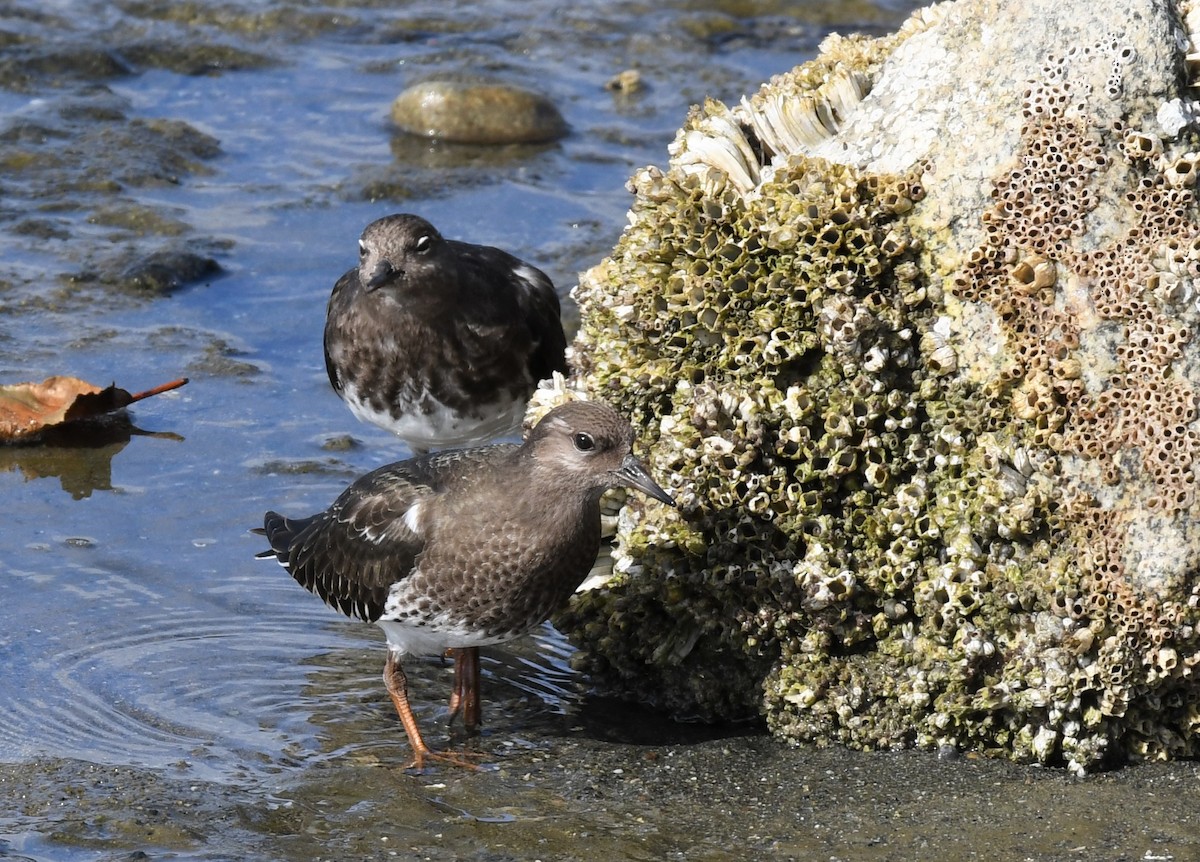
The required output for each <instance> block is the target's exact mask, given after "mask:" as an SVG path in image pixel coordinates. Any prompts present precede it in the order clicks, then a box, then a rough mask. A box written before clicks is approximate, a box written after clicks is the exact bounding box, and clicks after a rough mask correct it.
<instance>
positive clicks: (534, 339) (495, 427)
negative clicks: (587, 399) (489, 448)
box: [325, 214, 567, 454]
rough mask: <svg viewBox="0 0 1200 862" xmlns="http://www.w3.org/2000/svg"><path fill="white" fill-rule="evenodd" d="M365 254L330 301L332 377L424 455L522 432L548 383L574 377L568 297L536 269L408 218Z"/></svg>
mask: <svg viewBox="0 0 1200 862" xmlns="http://www.w3.org/2000/svg"><path fill="white" fill-rule="evenodd" d="M358 248H359V260H358V267H357V268H355V269H352V270H350V271H349V272H347V273H346V274H345V275H343V276H342V277H341V278H340V279H338V282H337V284H336V285H334V288H333V293H332V295H330V297H329V307H328V309H327V310H326V314H325V370H326V371H327V372H328V373H329V382H330V383H331V384H333V389H334V391H335V392H337V394H338V395H339V396H340V397H341V398H342V400H343V401H345V402H346V404H347V406H348V407H349V408H350V410H351V412H353V413H354V415H355V416H357V417H358V418H359V419H361V420H363V421H365V422H372V423H374V424H376V425H379V426H380V427H382V428H386V429H387V430H389V431H391V432H392V433H394V434H395V435H396V436H398V437H399V438H400V439H402V440H404V441H405V442H406V443H408V445H409V447H410V448H411V449H412V450H413V452H414V453H415V454H422V453H424V452H428V451H429V450H431V449H439V448H442V447H445V446H462V445H476V444H480V443H485V442H488V441H490V440H491V439H492V438H494V437H498V436H502V435H504V434H507V433H509V432H512V431H515V430H516V429H517V428H518V427H519V426H520V422H521V419H522V417H523V415H524V412H525V404H526V402H527V401H528V400H529V396H530V395H531V394H532V393H533V390H534V388H535V387H536V386H537V384H538V381H539V380H544V379H546V378H549V377H550V376H551V375H552V374H553V373H554V372H555V371H560V372H566V370H567V361H566V347H567V340H566V336H565V335H564V334H563V328H562V320H561V319H560V306H559V301H558V294H557V293H555V291H554V285H553V283H551V281H550V279H549V278H548V277H547V276H546V274H545V273H543V272H542V271H541V270H539V269H537V268H536V267H533V266H530V265H529V264H527V263H525V262H523V261H521V260H518V259H517V258H515V257H513V256H512V255H511V254H508V253H507V252H504V251H501V250H500V249H498V248H492V247H491V246H486V245H472V244H471V243H466V242H457V241H455V240H448V239H443V238H442V235H441V234H440V233H438V232H437V229H436V228H435V227H434V226H433V225H431V224H430V223H429V222H427V221H425V219H423V218H420V217H419V216H415V215H408V214H401V215H390V216H385V217H384V218H381V219H378V220H376V221H373V222H371V223H370V224H369V225H367V227H366V229H365V230H364V231H363V233H362V237H361V238H360V239H359V241H358Z"/></svg>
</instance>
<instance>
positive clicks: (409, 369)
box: [324, 213, 567, 729]
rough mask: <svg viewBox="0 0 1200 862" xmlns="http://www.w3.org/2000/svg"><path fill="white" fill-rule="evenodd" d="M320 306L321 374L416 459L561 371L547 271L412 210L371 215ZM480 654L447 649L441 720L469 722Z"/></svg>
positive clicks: (558, 324) (467, 435) (557, 320)
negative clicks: (442, 229) (448, 684)
mask: <svg viewBox="0 0 1200 862" xmlns="http://www.w3.org/2000/svg"><path fill="white" fill-rule="evenodd" d="M358 249H359V260H358V266H357V267H355V268H354V269H351V270H349V271H348V272H346V273H345V274H344V275H343V276H342V277H341V278H340V279H338V281H337V284H335V285H334V288H333V293H332V294H331V295H330V297H329V306H328V308H327V310H326V314H325V336H324V346H325V370H326V371H327V372H328V374H329V382H330V383H331V384H332V386H333V389H334V391H335V392H336V393H337V394H338V395H339V396H340V397H341V399H342V400H343V401H345V402H346V405H347V406H348V407H349V408H350V410H351V412H352V413H353V414H354V415H355V416H356V417H358V418H359V419H360V420H362V421H365V422H370V423H373V424H375V425H378V426H380V427H382V428H385V429H387V430H388V431H391V432H392V433H393V434H395V435H396V436H398V437H399V438H400V439H402V440H403V441H404V442H405V443H407V444H408V446H409V448H410V449H411V450H412V451H413V453H414V454H417V455H420V454H423V453H425V452H428V451H430V450H433V449H441V448H444V447H447V446H464V445H475V444H481V443H486V442H490V441H491V440H492V439H494V438H496V437H501V436H505V435H507V434H510V433H512V432H515V431H516V430H518V429H519V427H520V423H521V420H522V418H523V417H524V414H525V406H526V403H527V402H528V400H529V397H530V395H532V394H533V390H534V389H535V388H536V387H537V384H538V381H540V380H545V379H548V378H549V377H551V376H552V375H553V373H554V372H556V371H558V372H561V373H566V371H567V360H566V347H567V340H566V335H565V334H564V333H563V328H562V319H561V307H560V304H559V299H558V294H557V293H556V291H555V289H554V284H553V283H552V282H551V281H550V279H549V277H548V276H547V275H546V274H545V273H544V272H542V271H541V270H540V269H538V268H537V267H534V266H532V265H530V264H528V263H525V262H524V261H522V260H520V259H518V258H516V257H514V256H513V255H511V254H509V253H507V252H505V251H502V250H500V249H498V248H493V247H491V246H486V245H474V244H471V243H467V242H458V241H456V240H448V239H445V238H443V237H442V235H441V234H440V233H438V231H437V229H436V228H435V227H434V226H433V225H432V224H430V223H429V222H428V221H426V220H425V219H423V218H421V217H420V216H416V215H412V214H407V213H401V214H397V215H389V216H385V217H384V218H381V219H377V220H376V221H373V222H371V223H370V224H369V225H367V227H366V228H365V229H364V230H363V232H362V236H361V237H360V238H359V241H358ZM479 672H480V671H479V651H478V649H475V648H468V649H464V650H458V651H455V652H454V687H453V690H452V691H453V693H452V695H451V698H450V710H451V712H450V714H451V718H453V717H454V716H455V715H458V714H459V713H460V712H461V714H462V716H463V723H464V725H465V726H466V727H467V728H468V729H474V727H475V726H476V725H477V724H478V723H479V710H478V703H479Z"/></svg>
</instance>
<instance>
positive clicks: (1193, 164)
mask: <svg viewBox="0 0 1200 862" xmlns="http://www.w3.org/2000/svg"><path fill="white" fill-rule="evenodd" d="M1198 166H1200V153H1184V154H1183V155H1181V156H1179V157H1178V158H1176V159H1174V160H1173V161H1172V162H1171V163H1170V164H1169V165H1167V166H1166V168H1164V169H1163V179H1165V180H1166V181H1167V185H1169V186H1171V188H1175V189H1183V188H1188V187H1189V186H1193V185H1195V184H1196V169H1197V167H1198Z"/></svg>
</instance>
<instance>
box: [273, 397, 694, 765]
mask: <svg viewBox="0 0 1200 862" xmlns="http://www.w3.org/2000/svg"><path fill="white" fill-rule="evenodd" d="M633 438H634V433H633V429H632V428H631V427H630V425H629V423H628V422H627V421H626V420H625V419H624V418H622V417H621V416H620V415H618V414H617V413H616V412H615V411H614V410H612V409H611V408H610V407H607V406H605V405H602V404H598V403H593V402H586V401H574V402H569V403H567V404H564V405H561V406H559V407H556V408H554V409H553V410H551V411H550V412H549V413H547V414H546V415H545V416H544V417H543V418H542V419H541V420H540V421H539V422H538V423H537V424H536V425H535V426H534V428H533V429H532V430H531V431H530V432H529V434H528V436H527V437H526V439H525V440H524V442H523V443H521V444H520V445H517V444H512V443H500V444H495V445H491V446H484V447H476V448H468V449H458V450H445V451H441V452H436V453H433V454H427V455H423V456H418V457H416V458H412V459H410V460H407V461H400V462H398V463H395V464H389V465H387V466H385V467H380V468H379V469H377V470H374V471H373V472H371V473H368V474H367V475H365V476H363V477H361V478H360V479H358V480H357V481H356V482H354V483H353V484H352V485H350V487H348V488H347V489H346V490H345V491H343V492H342V494H341V495H340V496H339V497H338V498H337V500H335V501H334V503H333V505H332V506H330V507H329V508H328V509H327V510H325V511H324V512H320V513H318V514H316V515H313V516H311V517H307V518H288V517H285V516H283V515H279V514H277V513H275V512H268V513H267V514H266V516H265V518H264V526H263V528H262V529H259V530H256V532H259V533H261V534H263V535H265V536H266V537H267V540H268V542H269V543H270V546H271V549H270V550H269V551H265V552H263V553H261V554H259V556H260V557H275V558H276V559H277V560H278V561H279V563H280V564H281V565H282V566H283V567H284V568H286V569H287V570H288V572H290V573H291V575H292V577H293V578H295V579H296V580H297V581H298V582H299V583H300V584H301V585H302V586H304V587H305V588H306V589H308V590H310V591H311V592H313V593H316V594H317V595H318V596H320V597H321V598H322V599H323V600H324V601H325V602H326V604H328V605H330V606H331V607H333V608H336V609H337V610H340V611H341V612H342V613H344V614H346V615H347V616H350V617H355V618H358V619H361V620H365V621H367V622H373V623H376V624H377V625H379V626H380V627H381V628H382V629H383V630H384V633H385V635H386V637H387V649H388V652H387V660H386V663H385V665H384V672H383V681H384V685H385V686H386V688H387V691H388V694H389V695H390V697H391V699H392V703H393V704H394V705H395V707H396V712H397V714H398V715H399V716H400V721H401V723H402V724H403V725H404V729H405V732H406V733H407V734H408V739H409V742H410V744H411V746H412V751H413V761H412V764H411V765H412V766H413V767H416V768H417V769H422V768H423V767H424V765H425V762H426V761H427V760H430V759H437V760H442V761H445V762H448V763H452V764H456V765H463V766H470V765H471V764H470V763H469V762H468V761H466V760H464V759H463V758H462V757H459V756H456V755H453V754H449V753H439V752H434V751H432V750H431V749H430V748H429V747H428V746H427V745H426V744H425V741H424V739H423V738H422V736H421V732H420V730H419V728H418V726H417V721H416V718H415V717H414V715H413V712H412V709H411V707H410V705H409V699H408V680H407V678H406V676H405V674H404V669H403V667H402V664H401V662H402V659H403V657H404V656H406V655H409V654H411V653H414V652H416V653H430V652H440V651H442V650H444V649H446V648H448V647H455V648H463V647H472V648H478V647H479V646H484V645H489V644H496V643H501V642H503V641H507V640H511V639H513V638H516V637H519V636H520V635H523V634H525V633H527V632H529V631H530V630H531V629H533V628H534V627H536V626H538V625H540V624H541V623H542V622H544V621H545V620H546V619H547V618H549V616H550V614H551V613H553V612H554V611H555V610H556V609H557V608H559V607H560V606H561V605H563V604H564V603H565V602H566V601H567V599H568V598H569V597H570V595H571V593H572V592H574V590H575V589H576V588H577V587H578V586H579V584H580V583H582V582H583V580H584V578H585V577H586V576H587V575H588V572H589V570H590V569H591V566H592V564H593V562H594V560H595V558H596V553H597V550H598V548H599V545H600V496H601V495H602V494H603V493H604V491H605V490H607V489H609V488H614V487H627V488H633V489H636V490H638V491H641V492H642V493H644V494H646V495H647V496H649V497H651V498H653V499H655V500H658V501H660V502H662V503H665V504H668V505H674V500H673V499H672V498H671V496H670V495H669V494H668V493H667V492H666V491H664V490H663V489H662V488H661V487H660V486H659V485H658V484H657V483H656V482H655V481H654V479H653V478H652V477H651V476H650V474H649V472H648V471H647V469H646V467H645V465H644V464H643V463H642V462H641V461H640V460H638V458H637V457H636V456H635V455H634V454H633V450H632V446H633ZM458 705H459V706H463V707H464V708H466V706H465V705H463V704H462V703H461V701H460V702H459V704H458ZM455 708H456V705H455V703H454V701H452V709H455ZM475 708H478V707H477V704H476V705H475Z"/></svg>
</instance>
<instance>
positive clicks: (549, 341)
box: [450, 240, 567, 381]
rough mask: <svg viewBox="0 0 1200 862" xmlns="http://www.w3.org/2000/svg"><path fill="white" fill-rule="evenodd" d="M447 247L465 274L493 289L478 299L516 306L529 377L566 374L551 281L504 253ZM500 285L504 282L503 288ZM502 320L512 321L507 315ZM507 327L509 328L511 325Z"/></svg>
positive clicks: (463, 246) (464, 245) (557, 306)
mask: <svg viewBox="0 0 1200 862" xmlns="http://www.w3.org/2000/svg"><path fill="white" fill-rule="evenodd" d="M450 245H451V246H453V248H454V250H455V253H456V254H457V255H458V260H459V265H460V266H462V267H463V268H464V270H468V271H472V272H473V273H474V276H475V278H476V279H477V280H478V281H480V282H483V283H491V284H493V285H494V289H493V291H492V292H491V294H490V295H489V296H488V297H486V298H483V297H481V299H484V300H485V301H490V302H492V303H494V304H495V305H496V306H497V307H499V306H501V305H509V306H510V307H512V306H515V310H516V311H517V317H518V319H520V321H521V322H522V323H523V324H524V330H525V337H526V338H527V339H528V354H527V360H526V362H527V369H528V371H529V375H530V377H532V378H533V380H534V381H538V380H544V379H546V378H548V377H550V375H551V374H552V373H553V372H555V371H561V372H563V373H566V371H567V359H566V349H567V339H566V335H565V334H564V333H563V328H562V306H561V303H560V302H559V299H558V292H557V291H556V290H555V289H554V282H552V281H551V280H550V277H549V276H548V275H546V273H544V272H542V271H541V270H540V269H538V268H537V267H536V266H533V265H532V264H530V263H526V262H525V261H523V260H521V259H520V258H517V257H514V256H513V255H511V254H509V253H508V252H506V251H504V250H503V249H498V248H493V247H492V246H481V245H472V244H470V243H465V242H456V241H454V240H451V241H450ZM509 273H511V274H512V275H513V277H512V278H509V277H508V274H509ZM500 281H503V282H504V284H503V287H501V285H500V284H499V282H500ZM501 294H503V295H501ZM476 311H477V313H478V312H479V311H481V309H476ZM503 319H505V320H508V321H511V318H510V317H509V316H508V315H504V318H503ZM506 325H507V326H510V327H511V322H509V323H507V324H506Z"/></svg>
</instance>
